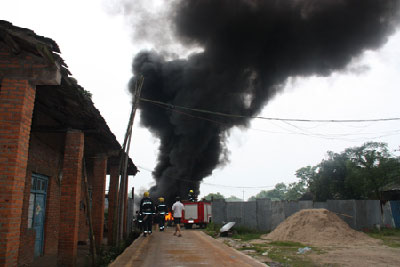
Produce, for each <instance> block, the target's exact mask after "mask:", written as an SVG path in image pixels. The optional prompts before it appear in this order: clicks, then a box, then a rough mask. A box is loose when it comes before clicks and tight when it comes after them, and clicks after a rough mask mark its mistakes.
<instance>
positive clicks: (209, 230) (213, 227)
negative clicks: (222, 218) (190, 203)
mask: <svg viewBox="0 0 400 267" xmlns="http://www.w3.org/2000/svg"><path fill="white" fill-rule="evenodd" d="M221 227H222V226H221V225H220V224H218V223H213V222H211V223H209V224H207V227H206V228H205V229H204V232H205V233H206V234H208V235H209V236H212V237H214V238H215V237H218V235H219V229H221Z"/></svg>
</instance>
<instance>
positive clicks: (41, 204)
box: [29, 174, 48, 257]
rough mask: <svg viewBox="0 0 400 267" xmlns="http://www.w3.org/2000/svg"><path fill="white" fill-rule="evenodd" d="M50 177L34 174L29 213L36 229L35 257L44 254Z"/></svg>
mask: <svg viewBox="0 0 400 267" xmlns="http://www.w3.org/2000/svg"><path fill="white" fill-rule="evenodd" d="M47 182H48V178H47V177H46V176H43V175H39V174H32V187H31V199H30V204H31V205H30V207H29V208H30V209H31V211H30V212H29V214H30V215H31V216H32V219H31V223H32V228H33V229H35V232H36V238H35V257H38V256H41V255H43V245H44V221H45V214H46V193H47Z"/></svg>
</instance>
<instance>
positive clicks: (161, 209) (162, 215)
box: [157, 197, 167, 232]
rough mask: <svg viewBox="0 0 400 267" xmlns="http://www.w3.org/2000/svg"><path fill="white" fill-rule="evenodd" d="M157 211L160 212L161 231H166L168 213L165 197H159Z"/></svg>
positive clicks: (159, 223) (159, 224)
mask: <svg viewBox="0 0 400 267" xmlns="http://www.w3.org/2000/svg"><path fill="white" fill-rule="evenodd" d="M157 213H158V220H157V221H158V227H159V229H160V231H161V232H162V231H164V228H165V215H166V214H167V205H165V203H164V198H163V197H160V198H159V199H158V206H157Z"/></svg>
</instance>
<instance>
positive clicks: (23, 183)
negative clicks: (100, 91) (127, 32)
mask: <svg viewBox="0 0 400 267" xmlns="http://www.w3.org/2000/svg"><path fill="white" fill-rule="evenodd" d="M59 53H60V51H59V48H58V46H57V44H56V43H55V42H54V41H53V40H51V39H49V38H45V37H41V36H38V35H36V34H35V33H34V32H33V31H31V30H29V29H23V28H18V27H15V26H13V25H12V24H11V23H9V22H6V21H0V266H17V265H23V264H27V263H30V262H32V261H33V260H34V258H35V257H40V256H42V255H51V254H52V255H57V259H58V265H62V266H74V265H75V263H76V254H77V244H78V242H79V241H81V242H82V241H83V242H86V241H87V239H88V220H87V217H86V209H87V208H88V204H87V203H86V201H85V198H84V194H83V193H84V191H83V189H84V187H83V183H82V177H83V169H84V168H83V165H85V168H86V170H87V172H86V173H87V178H88V183H89V192H90V196H91V199H92V201H91V204H89V205H91V208H92V218H93V230H94V235H95V239H96V244H97V246H100V244H101V241H102V240H103V229H104V191H105V186H106V185H105V183H106V175H107V174H111V178H110V185H111V187H110V199H109V208H110V211H109V213H111V214H112V213H113V212H112V209H113V207H115V199H114V198H113V197H112V196H114V195H115V190H116V185H117V183H118V182H117V181H118V163H119V159H118V155H119V152H120V150H121V146H120V144H119V143H118V141H117V140H116V138H115V136H114V134H113V133H112V132H111V131H110V129H109V127H108V126H107V124H106V122H105V121H104V119H103V118H102V116H101V115H100V112H99V111H98V110H97V109H96V108H95V107H94V105H93V102H92V101H91V99H90V94H89V93H88V92H86V91H85V90H84V89H83V88H82V87H81V86H79V85H78V83H77V82H76V80H75V79H73V78H72V77H70V73H69V71H68V69H67V66H66V64H65V63H64V61H63V60H62V58H61V57H60V55H59ZM129 162H130V164H129V168H128V175H135V174H136V172H137V169H136V167H135V165H134V164H133V163H132V161H131V160H129ZM112 227H113V225H112V218H111V220H110V222H109V225H108V228H109V229H112Z"/></svg>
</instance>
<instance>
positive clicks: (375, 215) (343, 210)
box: [212, 199, 395, 231]
mask: <svg viewBox="0 0 400 267" xmlns="http://www.w3.org/2000/svg"><path fill="white" fill-rule="evenodd" d="M322 208H323V209H327V210H329V211H332V212H334V213H336V214H337V215H338V216H339V217H340V218H341V219H342V220H344V221H345V222H346V223H348V224H349V226H350V227H352V228H353V229H357V230H360V229H364V228H373V227H375V225H378V224H379V225H384V226H389V227H395V225H394V221H393V217H392V212H391V208H390V204H389V202H388V203H386V205H385V206H383V214H381V208H380V203H379V201H378V200H328V201H327V202H313V201H271V200H269V199H257V200H256V201H249V202H225V201H224V200H215V201H213V203H212V220H213V222H215V223H223V222H232V221H233V222H236V223H237V225H239V226H246V227H248V228H251V229H258V230H263V231H272V230H273V229H275V228H276V227H277V226H278V225H279V224H280V223H281V222H282V221H284V220H285V219H286V218H288V217H289V216H291V215H293V214H294V213H296V212H298V211H300V210H302V209H322Z"/></svg>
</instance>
